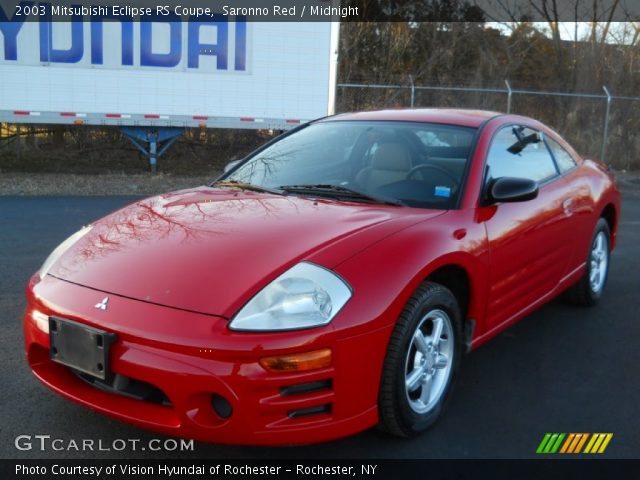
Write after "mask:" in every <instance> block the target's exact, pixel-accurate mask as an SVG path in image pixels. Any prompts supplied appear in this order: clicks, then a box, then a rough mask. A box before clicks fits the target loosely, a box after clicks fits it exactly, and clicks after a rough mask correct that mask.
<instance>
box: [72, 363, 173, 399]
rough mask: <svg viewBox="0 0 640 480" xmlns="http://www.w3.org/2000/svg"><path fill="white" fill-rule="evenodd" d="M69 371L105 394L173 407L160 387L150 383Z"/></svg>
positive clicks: (122, 377) (129, 378)
mask: <svg viewBox="0 0 640 480" xmlns="http://www.w3.org/2000/svg"><path fill="white" fill-rule="evenodd" d="M69 370H71V371H72V372H73V373H74V374H75V375H76V376H77V377H78V378H80V379H81V380H82V381H84V382H85V383H88V384H89V385H91V386H93V387H96V388H99V389H100V390H104V391H105V392H109V393H115V394H116V395H123V396H125V397H129V398H135V399H136V400H142V401H145V402H150V403H155V404H157V405H163V406H166V407H171V406H172V404H171V400H169V397H167V396H166V395H165V393H164V392H163V391H162V390H160V389H159V388H158V387H156V386H155V385H152V384H150V383H147V382H143V381H141V380H136V379H135V378H131V377H125V376H124V375H119V374H114V375H113V376H112V377H111V378H110V379H107V380H101V379H99V378H95V377H92V376H91V375H87V374H86V373H83V372H79V371H77V370H74V369H72V368H70V369H69Z"/></svg>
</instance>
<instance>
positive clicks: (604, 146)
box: [600, 85, 611, 163]
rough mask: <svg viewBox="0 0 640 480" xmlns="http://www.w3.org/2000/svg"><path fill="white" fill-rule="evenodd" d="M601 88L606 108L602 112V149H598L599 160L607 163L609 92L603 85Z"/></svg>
mask: <svg viewBox="0 0 640 480" xmlns="http://www.w3.org/2000/svg"><path fill="white" fill-rule="evenodd" d="M602 90H604V93H605V94H606V95H607V109H606V110H605V113H604V131H603V132H602V149H601V150H600V160H601V161H602V162H603V163H607V142H608V141H609V113H610V111H611V94H610V93H609V90H608V89H607V87H606V86H605V85H603V86H602Z"/></svg>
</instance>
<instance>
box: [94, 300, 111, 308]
mask: <svg viewBox="0 0 640 480" xmlns="http://www.w3.org/2000/svg"><path fill="white" fill-rule="evenodd" d="M108 304H109V297H104V298H103V299H102V301H101V302H100V303H96V305H95V308H97V309H98V310H106V309H107V305H108Z"/></svg>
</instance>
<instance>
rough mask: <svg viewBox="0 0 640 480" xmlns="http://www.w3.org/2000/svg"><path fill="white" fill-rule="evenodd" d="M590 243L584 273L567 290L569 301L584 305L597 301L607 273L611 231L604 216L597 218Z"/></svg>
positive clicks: (588, 305) (591, 304)
mask: <svg viewBox="0 0 640 480" xmlns="http://www.w3.org/2000/svg"><path fill="white" fill-rule="evenodd" d="M590 245H591V246H590V247H589V253H588V254H587V265H586V268H585V271H584V274H583V275H582V277H581V278H580V280H578V282H577V283H576V284H575V285H573V286H572V287H571V288H570V289H569V290H568V291H567V298H568V299H569V301H570V302H571V303H573V304H575V305H580V306H585V307H591V306H593V305H595V304H596V303H598V301H599V300H600V298H601V297H602V292H603V291H604V287H605V285H606V284H607V277H608V275H609V260H610V258H609V257H610V253H611V252H610V245H611V232H610V231H609V224H608V223H607V221H606V220H605V219H604V218H600V219H599V220H598V223H597V224H596V228H595V231H594V233H593V238H592V240H591V244H590Z"/></svg>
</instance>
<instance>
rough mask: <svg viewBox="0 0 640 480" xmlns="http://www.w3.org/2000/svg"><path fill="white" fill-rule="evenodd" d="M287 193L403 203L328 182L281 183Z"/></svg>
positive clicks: (401, 204)
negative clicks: (306, 183)
mask: <svg viewBox="0 0 640 480" xmlns="http://www.w3.org/2000/svg"><path fill="white" fill-rule="evenodd" d="M278 189H279V190H282V191H284V192H287V193H301V194H316V195H323V196H329V197H334V198H344V199H349V200H356V201H358V200H359V201H365V202H370V203H383V204H386V205H396V206H403V205H405V204H404V203H403V202H401V201H400V200H392V199H389V198H382V197H378V196H374V195H370V194H368V193H364V192H359V191H358V190H354V189H353V188H349V187H343V186H342V185H330V184H322V183H319V184H309V185H282V186H280V187H278Z"/></svg>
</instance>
